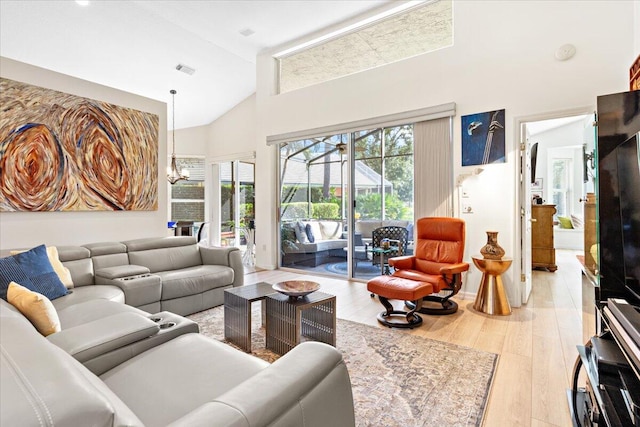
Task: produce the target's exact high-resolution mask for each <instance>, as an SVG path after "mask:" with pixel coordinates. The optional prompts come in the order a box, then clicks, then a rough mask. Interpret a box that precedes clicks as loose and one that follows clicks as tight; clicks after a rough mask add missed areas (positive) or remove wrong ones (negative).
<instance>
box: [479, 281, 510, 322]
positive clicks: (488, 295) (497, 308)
mask: <svg viewBox="0 0 640 427" xmlns="http://www.w3.org/2000/svg"><path fill="white" fill-rule="evenodd" d="M473 308H474V309H476V310H478V311H480V312H482V313H486V314H497V315H501V316H505V315H508V314H511V305H510V304H509V300H508V299H507V295H506V293H505V290H504V285H503V284H502V276H501V275H499V274H495V275H494V274H490V273H483V275H482V280H481V282H480V287H479V288H478V294H477V295H476V300H475V302H474V304H473Z"/></svg>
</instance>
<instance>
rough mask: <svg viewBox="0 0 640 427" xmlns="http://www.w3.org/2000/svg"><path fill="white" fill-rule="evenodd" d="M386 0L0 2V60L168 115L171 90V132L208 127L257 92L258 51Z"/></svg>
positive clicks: (28, 0) (2, 0)
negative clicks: (90, 85)
mask: <svg viewBox="0 0 640 427" xmlns="http://www.w3.org/2000/svg"><path fill="white" fill-rule="evenodd" d="M391 1H392V0H373V1H368V0H366V1H365V0H356V1H348V0H335V1H330V0H306V1H294V0H285V1H270V0H244V1H238V0H236V1H190V0H185V1H169V0H166V1H151V0H140V1H124V0H120V1H113V0H92V1H89V2H88V3H89V4H88V5H86V6H81V5H79V4H78V2H76V1H69V0H68V1H49V0H46V1H35V0H23V1H14V0H1V1H0V55H1V56H3V57H6V58H11V59H14V60H17V61H21V62H25V63H28V64H32V65H36V66H39V67H42V68H46V69H49V70H52V71H56V72H59V73H63V74H67V75H70V76H74V77H78V78H81V79H84V80H88V81H91V82H94V83H99V84H102V85H105V86H109V87H113V88H116V89H120V90H123V91H126V92H131V93H134V94H137V95H141V96H145V97H148V98H152V99H156V100H160V101H164V102H167V103H168V107H169V109H170V108H171V95H170V94H169V90H170V89H176V90H177V95H176V128H186V127H193V126H200V125H204V124H208V123H211V122H212V121H213V120H215V119H216V118H218V117H219V116H221V115H222V114H224V113H225V112H227V111H228V110H230V109H231V108H232V107H233V106H235V105H237V104H238V103H239V102H241V101H242V100H243V99H245V98H247V97H248V96H250V95H251V94H252V93H253V92H255V88H256V56H257V54H258V53H259V52H260V51H262V50H264V49H269V48H273V47H276V46H279V45H282V44H283V43H286V42H288V41H291V40H295V39H297V38H299V37H302V36H305V35H307V34H311V33H313V32H315V31H318V30H321V29H322V28H325V27H328V26H331V25H334V24H337V23H340V22H342V21H345V20H348V19H351V18H353V17H355V16H358V15H360V14H362V13H365V12H368V11H370V10H373V9H376V8H380V7H383V6H385V4H387V3H390V2H391ZM398 3H399V2H398ZM245 30H250V31H253V33H252V34H250V35H248V36H245V35H243V34H241V32H250V31H245ZM178 64H185V65H187V66H189V67H192V68H195V70H196V72H195V73H194V74H193V75H191V76H190V75H187V74H185V73H183V72H179V71H177V70H176V65H178ZM169 126H171V123H170V124H169Z"/></svg>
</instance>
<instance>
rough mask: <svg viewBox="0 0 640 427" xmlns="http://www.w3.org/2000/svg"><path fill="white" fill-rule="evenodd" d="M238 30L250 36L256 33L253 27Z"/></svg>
mask: <svg viewBox="0 0 640 427" xmlns="http://www.w3.org/2000/svg"><path fill="white" fill-rule="evenodd" d="M238 32H239V33H240V34H242V35H243V36H245V37H249V36H250V35H251V34H255V31H253V30H252V29H251V28H245V29H244V30H240V31H238Z"/></svg>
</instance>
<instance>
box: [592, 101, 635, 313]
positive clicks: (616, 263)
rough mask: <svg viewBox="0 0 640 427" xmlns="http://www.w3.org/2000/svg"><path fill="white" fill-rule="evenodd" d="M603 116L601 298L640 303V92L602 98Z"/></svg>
mask: <svg viewBox="0 0 640 427" xmlns="http://www.w3.org/2000/svg"><path fill="white" fill-rule="evenodd" d="M598 117H599V119H598V152H597V163H598V176H597V185H598V196H597V198H598V242H599V249H600V263H599V273H600V290H599V293H600V295H599V296H600V301H604V300H606V299H607V298H625V299H627V300H629V302H631V303H633V304H635V305H640V133H639V131H640V92H638V91H634V92H626V93H621V94H616V95H607V96H604V97H599V98H598ZM587 250H588V249H587Z"/></svg>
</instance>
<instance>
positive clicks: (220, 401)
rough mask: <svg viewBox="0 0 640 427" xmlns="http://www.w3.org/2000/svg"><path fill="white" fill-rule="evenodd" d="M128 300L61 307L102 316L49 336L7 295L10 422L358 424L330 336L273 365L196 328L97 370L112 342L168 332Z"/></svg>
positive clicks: (3, 421) (5, 384) (1, 324)
mask: <svg viewBox="0 0 640 427" xmlns="http://www.w3.org/2000/svg"><path fill="white" fill-rule="evenodd" d="M87 304H90V305H89V306H87ZM114 304H115V305H114ZM109 306H110V307H109ZM116 306H120V307H121V308H125V310H124V311H122V312H119V313H118V312H117V308H116ZM126 307H128V306H126V305H124V304H121V303H115V302H111V301H108V300H94V301H85V302H82V303H79V304H77V305H73V306H69V307H67V308H66V309H64V310H61V311H60V312H59V313H61V317H64V318H65V321H64V322H63V323H66V324H67V325H71V324H74V323H78V321H79V319H82V317H83V316H89V317H91V318H93V319H94V320H92V321H90V322H87V323H82V322H81V321H80V322H79V324H76V325H75V326H65V327H63V329H62V331H60V332H56V333H53V334H51V335H49V336H48V337H46V338H45V337H44V336H42V335H41V334H40V333H38V331H37V330H36V329H35V328H34V327H33V325H32V324H31V323H30V322H29V321H28V320H27V319H26V318H25V317H24V316H23V315H22V314H20V312H19V311H18V310H16V309H15V308H14V307H13V306H12V305H11V304H9V303H7V302H6V301H4V300H0V348H1V349H2V351H1V352H0V378H1V383H2V384H1V387H2V388H1V389H2V392H1V393H0V407H1V408H2V410H1V411H0V425H2V426H21V427H29V426H167V425H170V426H221V427H222V426H238V427H240V426H243V427H245V426H246V427H249V426H251V427H259V426H282V427H285V426H289V427H293V426H302V425H304V426H307V427H314V426H315V427H321V426H327V425H331V426H353V425H355V421H354V413H353V400H352V395H351V384H350V381H349V375H348V373H347V369H346V367H345V365H344V362H343V361H342V357H341V355H340V353H339V352H338V351H337V350H336V349H335V348H333V347H331V346H329V345H326V344H323V343H316V342H306V343H303V344H301V345H299V346H297V347H295V348H294V349H293V350H292V351H290V352H289V353H287V354H286V355H285V356H283V357H281V358H280V359H278V360H277V361H276V362H274V363H273V364H271V365H269V364H268V363H266V362H264V361H263V360H261V359H258V358H256V357H253V356H251V355H248V354H246V353H243V352H241V351H239V350H235V349H233V348H231V347H229V346H227V345H226V344H223V343H221V342H218V341H215V340H212V339H209V338H206V337H204V336H202V335H200V334H198V333H192V332H187V333H184V334H181V335H179V336H177V337H174V338H172V339H169V340H166V341H164V342H161V343H155V344H154V345H153V346H151V347H150V348H149V349H147V350H145V351H142V352H140V353H138V354H137V355H135V356H134V355H133V354H130V355H129V358H128V359H127V360H125V361H124V362H120V363H117V364H115V365H114V366H112V367H109V368H108V369H106V370H105V369H104V368H105V366H106V365H104V364H103V365H102V368H101V369H100V370H99V373H98V374H96V373H94V372H92V371H91V370H89V369H88V366H87V361H91V360H95V359H96V358H99V356H100V353H101V352H103V351H107V353H104V354H105V355H108V354H109V351H108V350H109V348H110V347H111V346H117V345H119V344H122V343H124V342H129V341H133V342H130V343H129V344H128V345H125V346H124V348H125V349H126V348H127V347H131V346H135V345H136V344H137V343H139V342H147V343H148V342H149V340H153V339H154V336H156V335H157V334H158V333H159V332H158V328H159V326H158V324H157V323H156V322H154V321H153V320H152V319H150V318H149V317H146V316H149V315H148V314H147V315H146V316H145V315H144V314H143V313H144V312H142V311H140V310H137V309H134V308H133V307H129V308H130V309H132V310H129V309H127V308H126ZM72 309H76V310H72ZM65 311H66V313H65ZM73 311H76V313H73ZM114 312H115V314H114ZM108 313H111V314H109V315H107V314H108ZM76 315H79V317H76ZM102 315H105V317H100V316H102ZM96 317H98V318H96ZM184 320H186V319H184ZM63 334H66V335H65V336H62V335H63ZM149 334H150V336H147V335H149ZM136 339H138V340H140V341H135V340H136ZM91 357H93V359H91ZM103 362H104V360H103ZM95 367H96V365H95V364H94V365H93V368H95Z"/></svg>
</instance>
